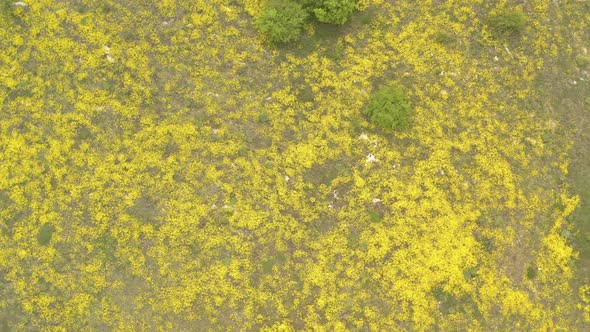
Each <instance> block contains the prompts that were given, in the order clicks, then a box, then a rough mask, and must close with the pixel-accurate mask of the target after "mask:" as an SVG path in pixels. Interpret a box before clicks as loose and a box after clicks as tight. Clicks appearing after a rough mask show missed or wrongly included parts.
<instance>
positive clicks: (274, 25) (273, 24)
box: [256, 0, 307, 43]
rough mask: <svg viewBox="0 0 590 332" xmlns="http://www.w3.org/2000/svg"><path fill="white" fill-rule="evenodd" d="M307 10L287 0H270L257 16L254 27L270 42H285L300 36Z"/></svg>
mask: <svg viewBox="0 0 590 332" xmlns="http://www.w3.org/2000/svg"><path fill="white" fill-rule="evenodd" d="M306 19H307V12H306V11H305V9H303V8H302V7H301V5H300V4H298V3H295V2H293V1H289V0H282V1H271V2H270V3H269V4H268V6H267V9H266V10H265V11H264V12H263V13H262V14H261V15H260V16H259V17H258V19H257V21H256V27H257V28H258V31H260V32H261V33H262V34H264V35H265V36H266V37H267V38H268V39H270V40H271V41H272V42H276V43H287V42H290V41H295V40H298V39H299V38H300V37H301V32H302V29H303V23H304V22H305V20H306Z"/></svg>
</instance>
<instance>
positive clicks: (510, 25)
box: [489, 10, 527, 34]
mask: <svg viewBox="0 0 590 332" xmlns="http://www.w3.org/2000/svg"><path fill="white" fill-rule="evenodd" d="M526 21H527V17H526V15H525V14H524V13H523V12H522V11H519V10H504V11H501V12H499V13H497V14H495V15H493V16H492V17H490V20H489V24H490V26H491V27H492V28H493V29H494V30H495V31H496V32H498V33H503V34H510V33H518V32H521V31H522V29H523V28H524V25H525V24H526Z"/></svg>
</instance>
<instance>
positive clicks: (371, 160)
mask: <svg viewBox="0 0 590 332" xmlns="http://www.w3.org/2000/svg"><path fill="white" fill-rule="evenodd" d="M378 161H379V159H377V157H375V156H374V155H372V154H369V155H368V156H367V162H368V163H376V162H378Z"/></svg>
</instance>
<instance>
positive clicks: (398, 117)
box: [365, 87, 414, 130]
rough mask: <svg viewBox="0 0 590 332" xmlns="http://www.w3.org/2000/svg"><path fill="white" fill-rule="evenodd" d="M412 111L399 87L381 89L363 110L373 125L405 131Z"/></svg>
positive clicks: (409, 122) (410, 119)
mask: <svg viewBox="0 0 590 332" xmlns="http://www.w3.org/2000/svg"><path fill="white" fill-rule="evenodd" d="M413 113H414V111H413V109H412V107H411V105H410V103H409V101H408V100H407V98H406V96H405V94H404V92H403V91H402V89H401V88H399V87H385V88H381V89H380V90H379V91H378V92H377V93H375V94H374V95H373V96H372V97H371V99H370V100H369V103H368V105H367V107H366V109H365V114H366V115H367V117H368V118H369V120H370V121H371V122H372V123H374V124H375V125H377V126H379V127H381V128H383V129H386V130H399V129H406V128H408V127H409V126H410V124H411V122H412V118H413Z"/></svg>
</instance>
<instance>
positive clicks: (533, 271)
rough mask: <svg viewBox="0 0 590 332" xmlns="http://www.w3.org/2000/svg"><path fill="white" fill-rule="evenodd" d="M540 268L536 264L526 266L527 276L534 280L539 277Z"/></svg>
mask: <svg viewBox="0 0 590 332" xmlns="http://www.w3.org/2000/svg"><path fill="white" fill-rule="evenodd" d="M537 273H538V269H537V267H536V266H534V265H530V266H529V267H527V268H526V277H527V279H529V280H533V279H535V278H536V277H537Z"/></svg>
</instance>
